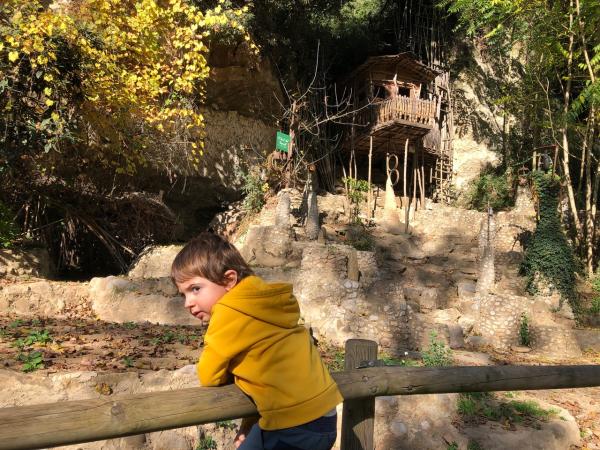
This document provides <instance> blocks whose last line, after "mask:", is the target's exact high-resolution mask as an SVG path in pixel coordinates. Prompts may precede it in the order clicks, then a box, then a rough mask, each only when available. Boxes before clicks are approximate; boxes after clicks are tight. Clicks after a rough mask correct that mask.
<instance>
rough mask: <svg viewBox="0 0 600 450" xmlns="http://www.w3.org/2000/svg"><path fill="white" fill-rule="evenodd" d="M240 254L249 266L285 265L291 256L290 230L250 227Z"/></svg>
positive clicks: (273, 226) (273, 227)
mask: <svg viewBox="0 0 600 450" xmlns="http://www.w3.org/2000/svg"><path fill="white" fill-rule="evenodd" d="M315 237H316V236H315ZM240 253H241V254H242V256H243V257H244V259H245V260H246V261H247V262H248V263H249V264H250V265H254V266H265V267H279V266H282V265H285V263H286V262H287V261H288V258H289V257H290V256H291V255H292V234H291V230H290V229H287V228H285V229H284V228H280V227H278V226H275V225H269V226H254V227H251V228H250V229H249V230H248V234H247V236H246V240H245V241H244V246H243V247H242V248H241V250H240Z"/></svg>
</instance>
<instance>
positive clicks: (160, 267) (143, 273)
mask: <svg viewBox="0 0 600 450" xmlns="http://www.w3.org/2000/svg"><path fill="white" fill-rule="evenodd" d="M182 248H183V246H181V245H167V246H154V247H148V248H146V249H145V250H144V251H143V252H142V253H141V254H140V256H138V259H137V261H136V262H135V263H134V264H133V267H132V269H131V270H130V271H129V273H128V277H129V278H161V277H165V278H166V277H170V276H171V263H172V262H173V260H174V259H175V256H177V253H179V252H180V251H181V249H182Z"/></svg>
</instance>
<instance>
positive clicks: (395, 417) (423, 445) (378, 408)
mask: <svg viewBox="0 0 600 450" xmlns="http://www.w3.org/2000/svg"><path fill="white" fill-rule="evenodd" d="M457 398H458V395H457V394H432V395H407V396H398V397H378V398H376V400H375V445H376V448H381V449H395V450H408V449H410V450H429V449H445V448H446V447H447V446H448V444H447V443H446V441H445V440H449V442H456V443H457V444H458V445H459V448H466V446H467V439H466V438H465V437H464V436H462V435H461V434H460V432H459V431H458V430H457V429H456V428H455V427H454V426H453V425H452V419H453V417H454V415H455V414H456V401H457ZM384 399H385V400H384Z"/></svg>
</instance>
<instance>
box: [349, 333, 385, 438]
mask: <svg viewBox="0 0 600 450" xmlns="http://www.w3.org/2000/svg"><path fill="white" fill-rule="evenodd" d="M345 350H346V352H345V359H344V367H345V369H346V370H353V369H356V368H357V367H359V365H360V364H361V362H363V361H375V360H376V359H377V343H376V342H374V341H369V340H366V339H349V340H348V341H346V348H345ZM374 427H375V397H368V398H364V399H360V400H347V401H345V402H344V410H343V414H342V436H341V448H343V449H344V450H373V448H374V446H373V430H374Z"/></svg>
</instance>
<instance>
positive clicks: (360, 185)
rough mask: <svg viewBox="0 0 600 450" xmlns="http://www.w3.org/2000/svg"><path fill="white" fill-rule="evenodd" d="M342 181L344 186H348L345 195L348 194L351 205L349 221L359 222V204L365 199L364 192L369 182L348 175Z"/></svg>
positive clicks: (367, 188) (367, 189)
mask: <svg viewBox="0 0 600 450" xmlns="http://www.w3.org/2000/svg"><path fill="white" fill-rule="evenodd" d="M342 181H343V182H344V184H345V185H346V186H348V191H347V192H346V195H347V196H348V199H349V200H350V205H351V210H350V222H351V223H361V220H360V217H359V213H360V205H361V203H362V202H364V201H365V193H366V192H369V182H368V181H366V180H357V179H356V178H350V177H346V178H344V179H343V180H342Z"/></svg>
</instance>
